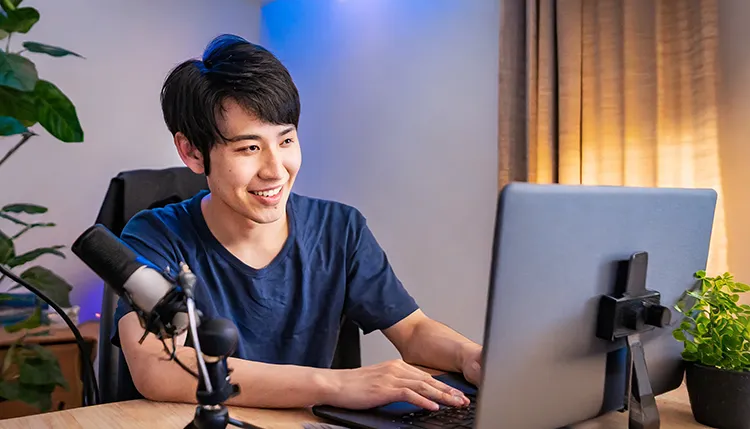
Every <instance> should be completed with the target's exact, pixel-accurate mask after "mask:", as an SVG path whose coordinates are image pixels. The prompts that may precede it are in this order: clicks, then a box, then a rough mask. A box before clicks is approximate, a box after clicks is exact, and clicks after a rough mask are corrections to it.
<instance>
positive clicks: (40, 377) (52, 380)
mask: <svg viewBox="0 0 750 429" xmlns="http://www.w3.org/2000/svg"><path fill="white" fill-rule="evenodd" d="M19 372H20V374H19V381H20V382H21V383H23V384H28V385H36V386H47V385H50V384H51V385H53V386H56V385H60V386H63V387H66V386H67V383H66V381H65V379H64V378H63V377H62V374H61V373H60V366H59V365H58V363H57V359H54V356H53V359H52V360H51V361H50V360H47V359H41V358H38V357H34V358H29V359H26V360H25V361H24V363H23V364H21V368H20V371H19ZM53 389H54V387H53Z"/></svg>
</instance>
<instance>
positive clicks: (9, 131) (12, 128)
mask: <svg viewBox="0 0 750 429" xmlns="http://www.w3.org/2000/svg"><path fill="white" fill-rule="evenodd" d="M28 131H29V130H28V128H26V127H24V126H23V124H22V123H21V122H19V121H18V119H16V118H11V117H10V116H0V136H12V135H16V134H22V133H25V132H28Z"/></svg>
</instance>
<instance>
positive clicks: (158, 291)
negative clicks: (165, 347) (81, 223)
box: [71, 224, 192, 341]
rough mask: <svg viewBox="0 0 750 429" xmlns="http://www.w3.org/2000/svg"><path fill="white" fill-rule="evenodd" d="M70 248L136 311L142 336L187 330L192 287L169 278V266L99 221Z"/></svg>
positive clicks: (174, 333)
mask: <svg viewBox="0 0 750 429" xmlns="http://www.w3.org/2000/svg"><path fill="white" fill-rule="evenodd" d="M71 250H72V251H73V253H74V254H75V255H76V256H78V257H79V258H80V259H81V260H82V261H83V262H84V264H86V265H87V266H88V267H89V268H90V269H91V270H92V271H94V273H96V275H97V276H99V277H100V278H101V279H102V280H104V282H105V283H106V284H107V285H108V286H109V287H111V288H112V289H114V291H115V293H117V295H119V296H120V297H122V298H124V299H125V300H126V301H127V302H128V304H130V306H131V307H132V308H133V310H134V311H135V312H136V313H138V316H139V317H138V319H139V320H140V322H141V326H142V327H143V328H144V329H145V330H146V332H145V333H144V338H145V336H146V334H147V332H151V333H152V334H154V335H156V337H157V338H159V339H164V338H174V337H176V336H178V335H180V334H181V333H183V332H185V331H186V330H187V329H188V315H187V306H186V303H185V297H186V293H190V294H191V295H192V290H190V291H186V288H185V287H181V286H180V285H178V284H177V282H176V280H175V279H173V278H170V277H169V275H168V273H169V267H165V269H164V270H161V269H159V268H158V267H156V266H155V265H154V264H153V263H152V262H150V261H148V260H147V259H145V258H144V257H142V256H141V255H139V254H137V253H136V252H135V251H134V250H133V249H132V248H131V247H130V246H128V245H127V244H126V243H124V242H123V241H122V240H121V239H120V238H119V237H117V236H116V235H114V234H113V233H112V232H111V231H110V230H109V229H107V228H106V227H105V226H103V225H100V224H96V225H93V226H91V227H89V228H88V229H86V230H85V231H84V232H83V234H81V236H80V237H78V238H77V239H76V241H75V242H74V243H73V245H72V246H71ZM190 286H192V284H190ZM142 340H143V339H142ZM142 340H141V341H142Z"/></svg>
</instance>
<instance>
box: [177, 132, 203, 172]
mask: <svg viewBox="0 0 750 429" xmlns="http://www.w3.org/2000/svg"><path fill="white" fill-rule="evenodd" d="M174 145H175V147H176V148H177V153H179V154H180V158H182V162H184V163H185V165H186V166H187V167H188V168H190V169H191V170H192V171H193V173H195V174H203V173H205V168H204V166H205V164H204V163H203V154H202V153H201V151H199V150H198V148H196V147H195V146H193V144H192V143H190V140H188V139H187V137H185V134H182V133H181V132H178V133H177V134H175V135H174Z"/></svg>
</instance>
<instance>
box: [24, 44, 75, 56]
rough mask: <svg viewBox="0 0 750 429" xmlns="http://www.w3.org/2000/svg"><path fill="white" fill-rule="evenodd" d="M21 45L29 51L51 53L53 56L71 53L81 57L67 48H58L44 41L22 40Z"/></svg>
mask: <svg viewBox="0 0 750 429" xmlns="http://www.w3.org/2000/svg"><path fill="white" fill-rule="evenodd" d="M23 47H24V48H26V49H28V50H29V52H36V53H39V54H47V55H51V56H53V57H64V56H66V55H73V56H76V57H79V58H83V56H81V55H79V54H77V53H75V52H73V51H69V50H67V49H63V48H60V47H58V46H52V45H46V44H44V43H38V42H23Z"/></svg>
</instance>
